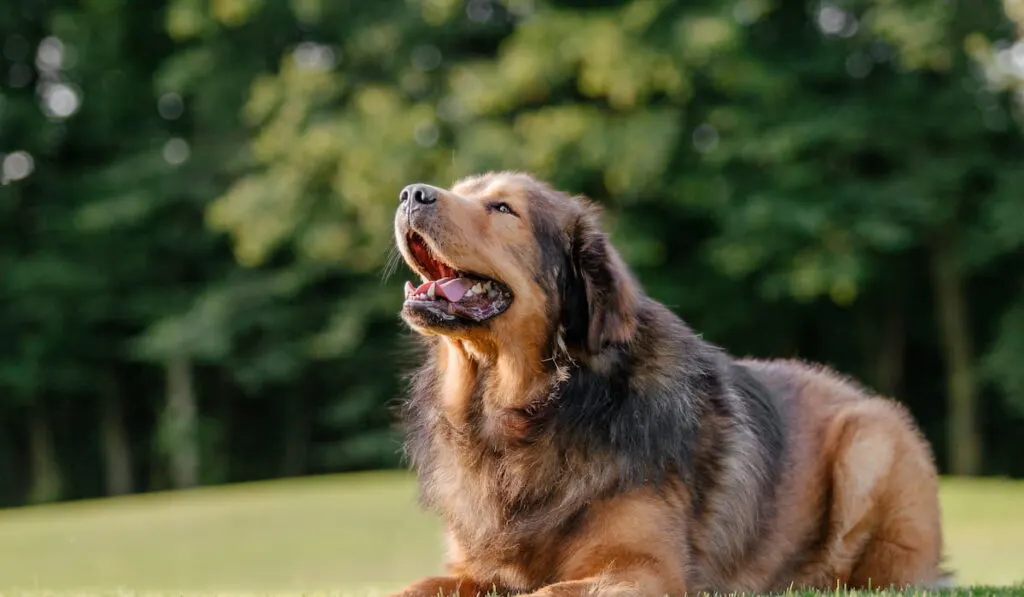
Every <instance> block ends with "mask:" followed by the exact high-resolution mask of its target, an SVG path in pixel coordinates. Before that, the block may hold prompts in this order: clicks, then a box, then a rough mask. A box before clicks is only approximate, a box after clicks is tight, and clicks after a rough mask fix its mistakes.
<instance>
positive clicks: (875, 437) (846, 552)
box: [828, 399, 943, 588]
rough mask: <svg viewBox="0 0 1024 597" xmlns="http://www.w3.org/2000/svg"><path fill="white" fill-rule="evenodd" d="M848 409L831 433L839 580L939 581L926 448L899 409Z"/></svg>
mask: <svg viewBox="0 0 1024 597" xmlns="http://www.w3.org/2000/svg"><path fill="white" fill-rule="evenodd" d="M847 408H848V410H847V412H844V413H841V414H840V415H839V416H838V417H837V419H836V421H835V422H834V424H833V425H834V426H833V428H832V430H831V434H830V435H831V437H832V439H833V440H834V443H833V444H832V447H833V448H834V450H835V451H834V461H833V463H832V464H833V499H834V503H833V508H832V529H831V532H832V533H831V534H832V539H833V542H832V545H831V548H832V549H830V550H829V551H830V554H829V556H830V557H829V558H828V559H829V563H830V564H832V566H830V568H831V569H832V571H833V572H834V573H835V575H834V576H835V580H838V581H839V582H840V584H845V585H847V586H848V587H849V588H869V587H871V588H883V587H908V586H926V585H932V584H936V583H939V582H941V580H942V578H943V573H942V572H941V570H940V567H939V564H940V559H941V552H942V533H941V527H940V516H939V501H938V489H939V488H938V479H937V475H936V472H935V467H934V464H933V461H932V457H931V454H930V452H929V450H928V446H927V444H926V443H925V442H924V439H923V438H922V437H921V436H920V434H919V433H918V432H917V431H916V429H915V427H914V426H913V424H912V421H911V419H910V418H909V415H907V414H906V412H905V411H903V410H902V408H901V407H900V406H899V405H897V404H895V403H892V402H888V401H883V400H880V399H870V400H865V401H858V402H857V403H854V404H853V405H851V406H849V407H847Z"/></svg>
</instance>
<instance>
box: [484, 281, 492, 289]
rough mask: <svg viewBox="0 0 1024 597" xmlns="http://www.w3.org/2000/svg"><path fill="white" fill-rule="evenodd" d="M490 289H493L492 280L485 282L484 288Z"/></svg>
mask: <svg viewBox="0 0 1024 597" xmlns="http://www.w3.org/2000/svg"><path fill="white" fill-rule="evenodd" d="M490 289H491V283H490V282H486V283H485V284H484V290H490Z"/></svg>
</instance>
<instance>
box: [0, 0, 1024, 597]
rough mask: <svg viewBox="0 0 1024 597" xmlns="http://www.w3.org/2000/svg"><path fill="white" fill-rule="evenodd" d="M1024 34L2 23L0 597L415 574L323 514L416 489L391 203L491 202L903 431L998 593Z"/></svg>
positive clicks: (604, 1) (897, 28)
mask: <svg viewBox="0 0 1024 597" xmlns="http://www.w3.org/2000/svg"><path fill="white" fill-rule="evenodd" d="M1022 32H1024V0H1005V1H1004V2H1002V3H1000V2H998V1H995V0H903V1H896V0H822V1H820V2H819V1H803V0H696V1H692V2H676V1H670V0H576V1H569V0H559V1H555V0H468V1H466V0H167V1H157V0H79V1H70V0H35V1H30V0H20V1H18V0H0V167H2V169H0V306H2V308H0V338H2V340H3V342H2V343H0V506H5V507H10V508H11V509H9V510H4V511H2V512H0V555H3V558H2V559H3V560H4V564H0V572H2V573H3V574H0V585H2V584H3V583H4V582H5V581H6V582H14V583H23V584H24V583H31V582H32V579H34V582H35V583H36V586H39V587H44V588H45V587H64V586H65V585H68V586H79V585H75V583H86V584H88V583H94V584H96V585H97V586H99V585H103V583H110V582H116V579H122V580H123V584H125V585H128V586H138V585H145V587H144V588H161V587H160V586H150V585H149V584H147V583H149V580H148V579H150V580H152V581H153V582H152V583H151V584H154V585H159V583H161V582H163V583H165V584H164V585H162V588H197V587H198V588H203V587H206V588H210V587H214V588H217V587H229V586H241V587H242V588H259V587H256V586H249V587H246V586H245V583H246V582H251V583H253V584H258V583H260V582H263V581H264V580H265V581H266V583H267V584H266V585H265V586H268V587H291V588H310V586H311V585H316V587H317V588H330V587H331V586H334V585H332V584H331V583H335V582H342V581H337V580H336V579H337V578H340V577H339V576H331V574H339V573H337V572H336V571H337V570H339V569H341V570H350V571H353V572H352V574H351V575H350V576H351V578H357V577H358V579H360V580H365V581H366V582H368V583H371V584H372V583H373V582H378V581H379V582H383V583H385V584H387V583H390V582H397V581H398V580H405V579H406V577H409V576H412V575H413V572H416V573H419V572H420V571H423V572H430V571H431V570H432V567H433V566H434V563H435V560H436V559H437V558H439V551H440V547H439V545H440V544H439V543H438V542H437V541H435V539H436V537H435V536H434V530H431V529H433V528H434V527H432V526H431V524H433V523H432V522H430V521H432V519H429V518H421V516H422V515H421V514H419V513H416V512H415V506H414V504H413V498H414V491H413V488H412V485H411V484H410V482H409V480H408V478H407V476H403V474H402V473H400V472H399V473H365V474H362V475H343V476H341V477H335V476H333V475H328V474H333V473H354V472H358V471H380V470H382V469H395V468H401V467H402V464H403V463H402V461H401V454H400V450H399V448H400V440H399V436H398V434H397V433H396V431H395V429H394V428H393V417H392V414H393V413H392V410H391V407H392V406H393V405H394V404H395V401H396V400H398V399H400V396H401V390H402V386H401V375H402V373H404V372H405V371H407V370H408V369H409V367H411V366H412V365H413V363H412V362H410V361H409V358H408V351H407V350H406V347H407V346H408V343H409V342H410V338H409V334H408V332H406V331H405V330H403V328H402V327H401V325H400V324H399V320H398V317H397V313H398V310H399V308H400V304H401V301H402V285H403V283H404V281H405V280H406V279H408V278H409V277H410V274H409V273H408V271H407V269H406V268H405V266H404V265H402V264H400V263H398V262H396V261H395V260H394V256H393V252H392V247H391V244H392V243H391V231H392V228H391V220H392V215H393V212H394V209H395V208H396V206H397V196H398V192H399V190H400V189H401V188H402V186H404V185H405V184H407V183H410V182H416V181H423V182H428V183H432V184H436V185H439V186H446V185H448V184H450V183H451V182H452V181H453V180H455V179H457V178H458V177H459V176H463V175H467V174H471V173H475V172H480V171H483V170H488V169H519V170H526V171H529V172H532V173H534V174H536V175H537V176H539V177H541V178H544V179H547V180H549V181H551V182H552V183H553V184H554V185H556V186H558V187H560V188H562V189H565V190H568V191H570V192H574V193H583V194H586V195H588V196H589V197H591V198H593V199H595V200H596V201H598V202H599V203H601V204H602V205H604V206H605V209H606V218H605V220H606V223H607V226H608V228H609V230H611V232H612V236H613V239H614V242H615V243H616V244H617V246H618V247H619V248H620V249H621V251H622V253H623V255H624V257H625V258H626V260H627V261H628V262H629V264H630V265H631V266H632V267H633V268H634V270H635V271H636V272H637V274H638V277H639V278H640V280H641V282H642V283H643V285H644V286H645V288H646V289H647V290H648V292H649V293H650V294H651V295H652V296H654V297H655V298H656V299H658V300H660V301H662V302H664V303H666V304H668V305H669V306H671V307H672V309H673V310H674V311H675V312H676V313H678V314H679V315H681V316H682V317H683V318H685V319H686V320H687V321H688V322H689V323H690V324H691V325H692V326H693V327H695V328H696V329H697V330H698V331H700V332H701V333H702V334H704V337H705V338H707V339H708V340H710V341H712V342H715V343H717V344H720V345H723V346H725V347H726V348H727V349H728V350H729V351H730V352H732V353H734V354H737V355H754V356H760V357H769V356H778V357H799V358H804V359H808V360H814V361H820V362H824V363H828V364H830V365H832V366H834V367H835V368H837V369H838V370H840V371H841V372H843V373H846V374H849V375H851V376H854V377H856V378H858V379H859V380H861V381H862V382H863V383H864V384H865V385H867V386H868V387H870V388H872V389H873V390H876V391H878V392H880V393H884V394H886V395H889V396H893V397H895V398H896V399H898V400H900V401H902V402H904V403H906V404H907V405H908V406H909V408H910V409H911V411H912V412H913V414H914V416H915V417H916V418H917V420H918V421H919V423H920V425H921V426H922V429H923V430H924V433H925V435H926V436H927V438H928V440H929V441H930V442H931V444H932V446H933V447H934V449H935V453H936V457H937V461H938V464H939V466H940V468H941V470H942V472H943V474H944V475H947V476H948V479H947V490H948V491H949V492H951V493H949V494H948V495H949V496H950V497H948V500H947V501H946V502H945V504H946V505H947V507H948V508H949V511H957V512H959V511H960V510H956V509H957V508H961V510H962V511H963V513H964V515H965V516H966V515H973V516H985V515H987V516H989V517H990V518H991V520H990V521H989V523H983V522H978V521H980V520H981V519H977V520H976V521H975V522H976V523H971V524H966V523H965V524H964V525H963V526H962V527H958V528H962V529H964V530H963V532H964V533H967V534H968V535H971V536H972V537H974V540H976V541H977V543H976V544H974V545H973V546H972V547H971V548H970V549H969V550H964V553H965V554H967V555H961V556H957V557H956V558H954V561H956V562H961V563H962V562H963V561H966V560H963V559H962V558H967V559H968V560H970V558H971V557H975V559H976V563H977V564H978V565H979V566H981V565H982V564H986V565H989V566H995V565H997V564H998V563H999V562H1000V559H999V558H1000V557H1003V558H1006V557H1008V556H1016V555H1019V556H1020V558H1019V560H1015V561H1019V562H1020V564H1019V566H1017V567H1016V569H1014V567H1013V566H1010V567H1009V568H1007V566H1006V565H1002V564H999V565H1001V566H1002V568H999V569H998V571H995V572H992V573H991V574H989V573H988V572H978V573H977V574H974V575H973V576H972V575H971V574H968V575H967V577H968V580H973V581H976V582H982V581H992V582H997V581H998V582H1012V581H1014V580H1024V539H1020V538H1021V537H1024V493H1022V492H1021V491H1024V490H1022V489H1021V486H1020V485H1014V484H1013V483H1011V482H1002V481H998V480H995V479H993V478H995V477H1008V478H1020V477H1024V159H1022V158H1024V42H1022V41H1021V34H1022ZM396 475H397V476H396ZM299 477H302V479H300V480H298V481H295V482H293V483H292V484H291V485H288V484H287V483H285V484H281V483H277V484H273V483H272V484H271V485H263V484H254V485H248V484H243V485H238V486H234V485H231V486H229V487H225V488H223V489H222V490H217V489H210V490H206V489H204V490H201V491H198V492H196V491H176V492H170V493H154V492H163V491H164V490H185V489H189V488H194V487H197V486H218V485H229V484H237V483H241V482H252V481H267V480H272V479H282V478H299ZM979 477H985V478H988V479H987V480H984V479H981V480H978V478H979ZM972 478H973V479H975V480H974V481H971V480H970V479H972ZM317 479H320V481H316V480H317ZM950 487H951V488H952V489H949V488H950ZM1008 488H1009V489H1008ZM1013 488H1016V489H1013ZM300 489H301V491H300ZM218 491H220V493H218ZM1013 491H1017V492H1018V493H1015V494H1014V493H1012V492H1013ZM203 492H207V493H203ZM275 492H278V493H275ZM1006 492H1011V493H1006ZM124 494H147V495H145V496H142V497H134V498H133V497H121V498H117V499H103V500H100V501H84V502H81V503H79V504H74V503H69V502H79V501H82V500H92V499H94V498H110V497H112V496H123V495H124ZM201 495H206V496H208V497H205V498H200V497H195V496H201ZM175 496H177V497H175ZM209 496H213V497H209ZM260 496H263V497H260ZM267 496H271V497H267ZM273 496H277V497H276V498H273ZM147 499H148V500H149V501H147ZM260 499H264V500H269V501H268V502H266V503H265V506H266V508H268V510H258V509H257V510H252V511H249V510H245V507H246V506H245V504H250V506H251V507H255V506H252V504H256V503H263V502H259V500H260ZM275 499H276V500H277V501H275ZM154 500H155V501H154ZM188 500H212V501H209V502H198V501H188ZM218 500H219V501H218ZM247 500H248V501H247ZM310 500H312V502H311V501H310ZM958 500H959V501H958ZM986 500H990V501H986ZM993 500H994V501H993ZM1000 500H1002V501H1000ZM53 502H61V503H62V504H60V505H56V506H54V505H50V506H45V507H38V505H40V504H46V503H53ZM147 504H148V505H147ZM200 504H201V507H200ZM217 504H220V506H217ZM267 504H269V505H267ZM958 504H959V506H958ZM26 505H36V506H37V507H32V508H16V507H18V506H26ZM178 507H180V508H181V510H180V512H179V511H177V510H175V508H178ZM76 508H77V509H76ZM92 508H96V509H98V510H95V512H94V510H91V509H92ZM146 508H149V510H146ZM190 508H191V509H190ZM197 508H198V509H199V510H201V512H199V513H198V514H197V511H196V509H197ZM203 508H205V509H203ZM218 508H220V509H218ZM140 509H141V510H140ZM154 511H159V512H158V514H153V512H154ZM142 512H150V514H148V515H145V516H144V515H143V514H142ZM240 512H241V513H243V514H239V513H240ZM246 512H248V514H245V513H246ZM76 513H77V514H76ZM97 513H98V514H97ZM215 514H216V515H215ZM146 516H150V518H146ZM233 516H234V517H233ZM950 516H952V514H950ZM133 517H134V518H133ZM161 517H162V518H161ZM190 517H191V518H190ZM239 517H241V519H240V520H239ZM133 521H134V522H133ZM189 521H191V522H189ZM224 521H228V522H224ZM231 521H233V522H231ZM396 521H399V522H397V523H396ZM389 522H390V524H391V526H390V527H389V526H388V524H389ZM229 523H230V524H229ZM132 524H134V525H136V526H131V525H132ZM218 524H222V525H223V526H218ZM985 524H989V526H985ZM75 525H79V526H75ZM82 525H85V526H82ZM90 525H91V526H90ZM190 525H191V526H190ZM232 525H233V526H232ZM374 525H378V526H374ZM375 528H376V529H377V531H374V530H373V529H375ZM76 529H77V530H76ZM119 529H120V531H119ZM132 529H134V530H132ZM354 529H363V531H362V532H363V535H364V538H361V539H359V540H358V541H357V540H354V539H351V537H354V536H355V535H354V533H355V532H356V531H355V530H354ZM118 532H122V533H127V536H119V535H118V534H117V533H118ZM958 532H959V531H958ZM132 533H136V534H134V535H133V534H132ZM204 533H205V534H204ZM389 533H390V534H389ZM1000 533H1003V534H1004V535H1006V536H1007V537H1010V536H1013V537H1018V539H1017V540H1019V542H1018V543H1012V546H1011V547H1007V545H1008V544H1005V543H1003V544H1000V543H999V541H998V537H999V536H1000ZM5 535H6V537H7V538H6V539H4V537H5ZM324 535H327V537H324ZM961 536H962V535H956V537H958V539H957V540H958V541H959V540H960V539H959V538H960V537H961ZM146 537H148V538H149V539H150V540H151V541H152V542H153V545H150V546H149V547H148V548H147V547H143V545H144V544H145V541H144V539H145V538H146ZM169 537H178V540H180V541H184V542H185V543H181V544H174V543H173V541H171V539H169ZM289 537H290V538H291V539H287V538H289ZM345 537H349V539H348V540H349V544H346V545H348V547H347V548H344V549H342V548H341V547H339V545H341V543H338V542H343V541H345V540H346V539H345ZM366 537H373V538H372V539H368V538H366ZM165 540H166V541H165ZM989 540H992V541H996V543H994V544H992V545H996V547H992V546H989V547H984V546H985V545H986V541H989ZM188 541H192V542H193V543H188ZM217 541H222V543H217ZM289 541H293V543H289ZM332 541H334V542H335V543H331V542H332ZM33 542H35V543H33ZM204 542H205V543H204ZM156 544H160V549H165V550H170V552H173V553H171V554H170V555H168V554H167V553H164V552H159V551H147V549H149V548H152V549H157V548H156V547H155V545H156ZM32 545H34V546H35V547H34V548H32V547H30V546H32ZM175 545H178V546H177V547H175ZM198 545H213V546H214V547H208V548H204V549H205V551H204V549H198V548H197V547H196V546H198ZM274 545H276V546H277V550H278V551H273V549H274V547H273V546H274ZM1000 545H1002V547H1000ZM218 546H219V547H218ZM303 546H306V547H303ZM353 546H354V547H353ZM33 549H34V550H35V551H33ZM246 549H248V550H249V551H245V550H246ZM304 549H305V550H306V551H303V550H304ZM345 549H348V550H349V551H347V552H346V551H345ZM104 550H107V551H106V552H105V551H104ZM239 550H242V553H243V555H242V556H238V555H237V554H238V552H239ZM332 550H341V551H332ZM1014 550H1018V551H1016V552H1014ZM307 552H308V553H307ZM423 552H427V553H425V554H424V553H423ZM228 553H234V554H235V556H230V557H235V559H236V560H238V558H239V557H241V560H238V561H233V562H229V561H228V560H227V559H226V558H229V556H228V555H225V554H228ZM25 554H28V555H25ZM32 554H35V555H32ZM97 554H99V555H97ZM103 554H106V555H103ZM245 554H249V556H250V557H251V559H248V560H247V559H245ZM283 554H287V555H283ZM341 554H345V555H341ZM402 554H405V555H402ZM415 554H419V555H415ZM970 554H974V555H973V556H972V555H970ZM101 556H102V557H101ZM133 557H134V558H135V559H131V558H133ZM289 557H290V558H291V559H288V558H289ZM403 557H409V558H416V557H419V558H427V559H426V560H421V561H420V563H418V564H416V565H415V566H407V567H405V568H402V566H404V565H405V564H404V563H403V562H405V561H406V560H403V559H402V558H403ZM33 558H34V559H33ZM97 558H98V559H97ZM124 558H129V559H124ZM146 558H149V559H148V560H147V559H146ZM218 558H220V559H218ZM353 558H355V559H353ZM360 558H361V559H360ZM957 558H961V559H957ZM144 560H145V561H144ZM150 560H152V561H150ZM1005 561H1010V560H1005ZM72 562H74V565H72ZM282 562H284V563H282ZM993 562H995V563H993ZM971 565H974V564H971ZM4 566H6V567H4ZM232 566H234V567H232ZM275 566H276V567H275ZM289 566H291V567H290V568H289ZM316 566H319V568H317V567H316ZM345 566H348V568H345ZM314 568H315V570H314ZM968 568H969V566H968ZM978 570H981V569H980V568H979V569H978ZM332 571H334V572H332ZM65 573H66V574H65ZM76 574H77V576H76ZM147 574H149V575H150V576H147ZM176 574H177V575H178V576H175V575H176ZM346 574H347V573H346ZM360 574H362V576H360ZM972 574H973V573H972ZM19 575H20V576H19ZM161 575H163V576H161ZM268 575H269V577H268ZM275 575H276V576H275ZM389 575H390V576H389ZM385 577H387V578H385ZM267 578H271V580H267ZM346 578H348V577H346ZM11 579H14V580H11ZM25 579H29V580H25ZM64 579H67V581H66V583H65V580H64ZM111 579H115V580H111ZM62 583H65V584H62ZM132 583H136V585H132ZM166 583H170V584H166ZM175 583H178V584H175ZM190 583H191V584H190ZM275 583H276V584H275ZM104 586H105V585H104ZM375 586H377V585H375Z"/></svg>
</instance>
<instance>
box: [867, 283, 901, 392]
mask: <svg viewBox="0 0 1024 597" xmlns="http://www.w3.org/2000/svg"><path fill="white" fill-rule="evenodd" d="M880 339H881V342H882V344H881V346H876V347H875V354H877V355H878V360H877V361H876V363H877V365H876V367H875V383H876V384H877V386H878V388H877V389H878V392H879V393H880V394H882V395H884V396H888V397H890V398H896V397H897V396H898V395H899V393H900V391H901V390H902V388H901V386H902V384H903V365H904V361H905V359H906V352H907V351H906V348H907V318H906V309H905V305H904V303H903V295H902V294H901V293H900V292H898V291H895V290H894V291H893V292H892V293H891V294H890V295H889V297H888V298H887V299H886V305H885V319H884V321H883V322H882V330H881V334H880Z"/></svg>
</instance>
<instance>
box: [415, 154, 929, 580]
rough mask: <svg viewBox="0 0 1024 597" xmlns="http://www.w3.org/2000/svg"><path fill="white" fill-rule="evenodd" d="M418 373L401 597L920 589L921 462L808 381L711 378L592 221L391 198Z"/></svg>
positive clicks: (565, 207) (876, 417) (858, 408)
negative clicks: (429, 514)
mask: <svg viewBox="0 0 1024 597" xmlns="http://www.w3.org/2000/svg"><path fill="white" fill-rule="evenodd" d="M395 234H396V237H397V244H398V247H399V250H400V251H401V253H402V256H403V257H404V258H405V260H406V262H407V263H408V264H409V266H410V267H411V268H412V269H413V270H415V272H416V273H417V274H419V276H420V277H421V278H422V283H421V284H419V285H412V284H407V285H406V300H405V304H404V306H403V309H402V318H403V319H404V320H405V322H406V323H407V324H408V325H409V326H410V327H411V328H412V329H413V330H415V331H416V332H418V333H419V334H420V335H422V336H423V338H424V340H425V343H426V350H427V354H426V357H425V362H424V363H423V365H422V366H421V367H420V368H419V369H418V371H417V372H416V373H415V375H414V376H413V379H412V384H411V395H410V397H409V399H408V401H407V402H406V403H405V404H404V409H403V421H404V424H405V433H406V453H407V455H408V457H409V458H410V460H411V463H412V465H413V467H414V468H415V469H416V471H417V473H418V475H419V479H420V488H421V498H422V501H423V502H424V504H425V505H426V506H427V507H428V508H430V509H432V510H434V511H436V512H438V513H439V514H440V515H441V516H442V517H443V519H444V522H445V525H446V532H447V539H448V556H447V568H448V570H447V571H448V575H447V576H438V577H433V578H428V579H424V580H422V581H419V582H417V583H415V584H413V585H411V586H409V587H408V588H407V589H406V590H405V591H403V592H402V593H401V594H402V595H404V596H408V597H414V596H416V597H437V596H438V595H439V594H457V595H460V596H461V597H469V596H472V595H475V594H477V593H481V594H485V593H488V592H491V591H494V592H496V593H498V594H520V593H529V594H532V595H537V596H541V595H543V596H552V597H554V596H566V597H569V596H576V595H591V594H613V595H637V596H641V595H643V596H652V597H656V596H661V595H674V596H681V595H683V594H685V593H691V594H694V593H698V592H705V591H713V592H768V591H775V590H783V589H786V588H788V587H791V586H792V587H806V588H811V587H816V588H821V589H835V588H836V587H837V585H845V586H848V587H850V588H854V587H882V586H908V585H915V586H929V585H937V584H939V583H941V582H943V580H944V579H945V578H946V577H945V575H944V573H943V572H942V571H941V569H940V559H941V552H942V535H941V530H940V524H939V502H938V482H937V478H936V470H935V467H934V464H933V458H932V454H931V451H930V448H929V446H928V445H927V443H926V442H925V441H924V439H923V438H922V436H921V435H920V433H919V432H918V430H917V428H916V426H915V424H914V422H913V421H912V419H911V417H910V416H909V415H908V413H907V412H906V411H905V410H904V409H903V408H902V407H901V406H900V405H898V404H897V403H895V402H893V401H890V400H887V399H884V398H881V397H878V396H874V395H872V394H870V393H868V392H866V391H865V390H864V389H862V388H860V387H859V386H857V385H855V384H854V383H853V382H851V381H850V380H847V379H844V378H842V377H840V376H839V375H837V374H835V373H833V372H830V371H829V370H827V369H826V368H824V367H821V366H816V365H811V364H805V363H801V362H796V361H757V360H745V359H734V358H732V357H730V356H729V355H728V354H727V353H725V352H723V351H722V350H721V349H719V348H718V347H716V346H713V345H711V344H709V343H708V342H705V341H704V340H702V339H701V338H700V337H699V336H698V335H696V334H695V333H694V332H693V331H691V330H690V328H688V327H687V325H686V324H685V323H683V321H681V320H680V319H679V318H678V317H676V316H675V315H674V314H673V313H672V312H671V311H669V310H668V309H667V308H665V307H664V306H662V305H661V304H659V303H658V302H656V301H654V300H653V299H651V298H650V297H648V296H646V295H645V294H644V292H643V290H642V289H641V288H640V287H639V285H638V284H637V282H636V280H635V279H634V277H633V276H632V275H631V273H630V271H629V270H628V268H627V267H626V265H625V263H624V262H623V260H622V258H621V257H620V256H619V254H618V253H617V252H616V250H615V249H614V248H613V246H612V245H611V244H610V243H609V240H608V238H607V236H606V234H605V233H604V232H603V231H602V228H601V226H600V223H599V221H598V213H597V210H596V208H595V207H594V206H593V204H591V203H590V202H588V201H587V200H585V199H583V198H579V197H573V196H570V195H567V194H565V193H562V192H559V191H557V190H555V189H553V188H551V187H550V186H549V185H547V184H545V183H543V182H541V181H538V180H536V179H535V178H533V177H531V176H529V175H526V174H521V173H507V172H506V173H490V174H486V175H482V176H476V177H471V178H468V179H465V180H462V181H461V182H459V183H458V184H456V185H455V186H454V187H453V188H452V189H450V190H445V189H440V188H436V187H432V186H428V185H423V184H415V185H411V186H409V187H406V189H405V190H403V191H402V193H401V195H400V204H399V207H398V213H397V215H396V219H395Z"/></svg>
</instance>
